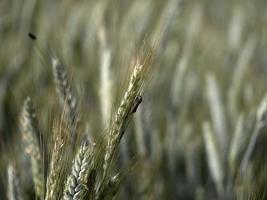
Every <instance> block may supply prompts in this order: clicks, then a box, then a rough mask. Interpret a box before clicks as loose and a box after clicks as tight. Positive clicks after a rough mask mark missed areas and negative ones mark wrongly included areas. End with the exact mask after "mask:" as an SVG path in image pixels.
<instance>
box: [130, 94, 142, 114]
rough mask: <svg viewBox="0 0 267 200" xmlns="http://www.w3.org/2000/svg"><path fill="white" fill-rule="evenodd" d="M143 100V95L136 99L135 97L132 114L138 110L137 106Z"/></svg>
mask: <svg viewBox="0 0 267 200" xmlns="http://www.w3.org/2000/svg"><path fill="white" fill-rule="evenodd" d="M141 102H142V96H140V95H139V96H137V97H136V99H135V102H134V107H133V109H132V111H131V114H133V113H135V112H136V111H137V108H138V106H139V104H140V103H141Z"/></svg>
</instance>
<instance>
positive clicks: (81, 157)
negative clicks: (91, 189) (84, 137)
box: [64, 144, 89, 200]
mask: <svg viewBox="0 0 267 200" xmlns="http://www.w3.org/2000/svg"><path fill="white" fill-rule="evenodd" d="M88 150H89V147H88V145H87V144H83V145H82V146H81V147H80V150H79V152H78V153H77V155H76V157H75V159H74V162H73V165H72V171H71V174H70V175H69V177H68V180H67V183H66V185H65V191H64V200H76V199H77V200H78V199H80V198H81V195H82V188H83V187H84V184H85V180H84V178H85V177H86V172H87V169H88V167H89V164H88V158H89V156H88V153H89V152H88Z"/></svg>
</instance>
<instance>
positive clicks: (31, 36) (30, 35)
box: [29, 33, 37, 40]
mask: <svg viewBox="0 0 267 200" xmlns="http://www.w3.org/2000/svg"><path fill="white" fill-rule="evenodd" d="M29 37H30V38H31V39H32V40H36V39H37V38H36V36H35V35H34V34H32V33H29Z"/></svg>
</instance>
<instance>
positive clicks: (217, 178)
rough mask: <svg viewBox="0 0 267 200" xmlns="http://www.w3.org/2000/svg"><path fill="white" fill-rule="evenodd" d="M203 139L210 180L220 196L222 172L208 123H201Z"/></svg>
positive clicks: (219, 158)
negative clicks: (211, 179)
mask: <svg viewBox="0 0 267 200" xmlns="http://www.w3.org/2000/svg"><path fill="white" fill-rule="evenodd" d="M203 137H204V142H205V147H206V154H207V159H208V160H207V161H208V165H209V169H210V173H211V175H212V178H213V180H214V182H215V184H216V189H217V192H218V193H219V194H220V195H221V194H222V193H223V190H224V187H223V179H224V170H223V165H222V161H221V157H220V154H219V150H218V146H217V144H216V141H215V138H214V135H213V133H212V130H211V127H210V124H209V123H208V122H205V123H203Z"/></svg>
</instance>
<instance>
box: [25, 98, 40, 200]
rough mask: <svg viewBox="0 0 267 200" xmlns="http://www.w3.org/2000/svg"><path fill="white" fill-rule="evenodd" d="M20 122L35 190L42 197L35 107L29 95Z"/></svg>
mask: <svg viewBox="0 0 267 200" xmlns="http://www.w3.org/2000/svg"><path fill="white" fill-rule="evenodd" d="M20 124H21V132H22V137H23V140H24V143H25V151H26V153H27V154H28V155H29V156H30V158H31V167H32V174H33V182H34V187H35V192H36V195H37V196H39V197H42V196H43V191H44V176H43V170H42V163H43V162H42V156H41V151H40V147H39V144H38V140H37V135H38V133H39V127H38V122H37V119H36V113H35V109H34V107H33V105H32V101H31V98H30V97H28V98H27V99H26V100H25V101H24V105H23V108H22V113H21V116H20Z"/></svg>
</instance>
